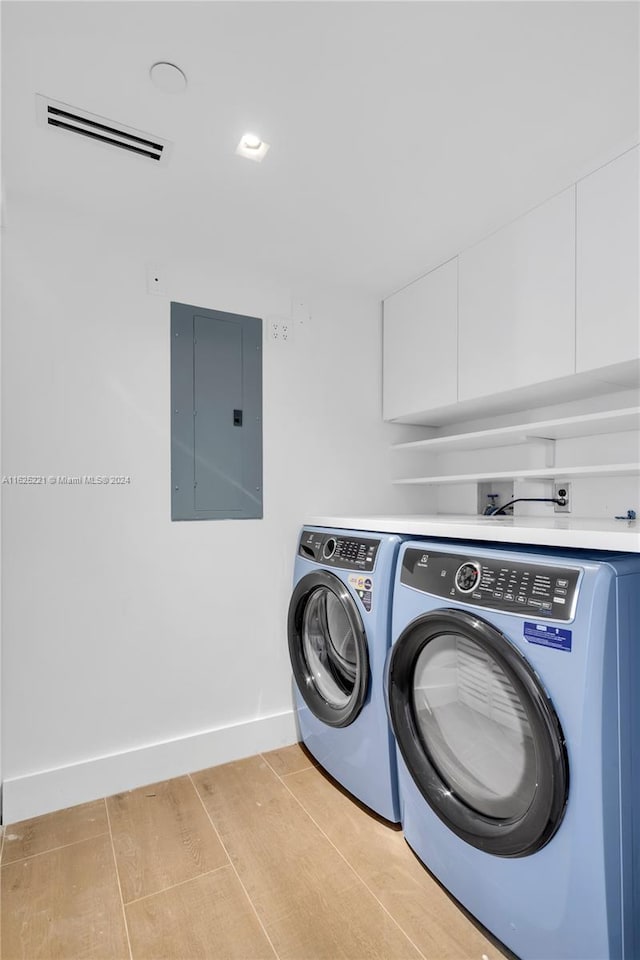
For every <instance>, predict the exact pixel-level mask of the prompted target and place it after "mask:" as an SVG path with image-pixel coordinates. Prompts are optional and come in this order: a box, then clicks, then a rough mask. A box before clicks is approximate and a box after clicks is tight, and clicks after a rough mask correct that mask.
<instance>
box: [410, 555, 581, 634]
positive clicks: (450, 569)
mask: <svg viewBox="0 0 640 960" xmlns="http://www.w3.org/2000/svg"><path fill="white" fill-rule="evenodd" d="M579 579H580V570H579V569H578V568H575V567H555V566H550V565H549V564H545V563H536V562H535V561H532V562H529V561H527V562H526V563H522V562H515V561H510V560H504V559H503V558H500V557H491V558H487V557H473V556H468V557H465V556H464V555H463V554H450V553H440V552H439V551H437V552H436V551H433V552H429V553H425V552H424V551H423V550H414V549H409V550H407V551H406V552H405V555H404V558H403V561H402V571H401V573H400V581H401V583H404V584H406V585H407V586H408V587H413V588H414V589H415V590H421V591H422V592H423V593H429V594H431V595H432V596H435V597H442V598H443V599H445V600H457V601H459V602H460V601H462V602H464V601H467V602H468V603H472V604H474V606H477V607H486V608H487V609H491V610H499V611H503V612H505V613H516V614H520V615H521V616H525V617H531V616H532V615H534V614H535V616H536V617H548V618H549V619H551V620H573V617H574V614H575V606H576V601H577V598H578V581H579Z"/></svg>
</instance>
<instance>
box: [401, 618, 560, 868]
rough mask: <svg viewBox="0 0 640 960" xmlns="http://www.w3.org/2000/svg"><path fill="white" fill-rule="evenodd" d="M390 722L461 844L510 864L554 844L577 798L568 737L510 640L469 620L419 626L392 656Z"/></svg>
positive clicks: (425, 791) (427, 621) (414, 772)
mask: <svg viewBox="0 0 640 960" xmlns="http://www.w3.org/2000/svg"><path fill="white" fill-rule="evenodd" d="M389 715H390V718H391V724H392V727H393V732H394V734H395V737H396V740H397V742H398V747H399V748H400V751H401V753H402V756H403V757H404V760H405V763H406V765H407V768H408V770H409V772H410V774H411V776H412V777H413V779H414V781H415V783H416V785H417V786H418V788H419V789H420V791H421V793H422V795H423V796H424V798H425V800H426V801H427V803H428V804H429V805H430V806H431V808H432V809H433V811H434V812H435V813H436V814H437V815H438V816H439V817H440V819H441V820H443V821H444V823H446V824H447V826H449V827H450V828H451V830H453V831H454V833H456V834H457V835H458V836H459V837H461V838H462V839H463V840H466V842H467V843H470V844H472V845H473V846H474V847H478V848H480V849H481V850H484V851H486V852H487V853H493V854H496V855H497V856H501V857H523V856H527V855H528V854H531V853H533V852H534V851H536V850H539V849H540V848H541V847H543V846H544V845H545V844H546V843H548V842H549V840H550V839H551V837H552V836H553V834H554V833H555V832H556V830H557V829H558V827H559V825H560V822H561V821H562V817H563V815H564V810H565V807H566V802H567V795H568V789H569V765H568V760H567V752H566V747H565V742H564V737H563V733H562V729H561V727H560V722H559V720H558V718H557V716H556V713H555V711H554V709H553V706H552V704H551V701H550V700H549V699H548V697H547V695H546V693H545V692H544V690H543V689H542V686H541V685H540V683H539V681H538V678H537V676H536V675H535V673H534V672H533V670H532V669H531V667H530V666H529V665H528V663H527V662H526V660H525V658H524V657H523V656H522V654H521V653H520V652H519V651H518V650H517V649H516V648H515V647H514V646H513V645H512V644H511V643H510V642H509V640H508V639H507V638H506V637H505V636H504V634H502V633H500V631H498V630H497V629H496V628H495V627H493V626H491V624H489V623H487V622H486V621H484V620H480V619H479V618H478V617H475V616H472V615H470V614H468V613H465V612H464V611H460V610H436V611H433V612H432V613H428V614H425V615H424V616H421V617H418V618H417V619H416V620H414V621H413V622H412V623H410V624H409V626H408V627H407V628H406V630H405V631H404V632H403V633H402V634H401V636H400V637H399V638H398V640H397V642H396V643H395V645H394V647H393V650H392V656H391V660H390V665H389Z"/></svg>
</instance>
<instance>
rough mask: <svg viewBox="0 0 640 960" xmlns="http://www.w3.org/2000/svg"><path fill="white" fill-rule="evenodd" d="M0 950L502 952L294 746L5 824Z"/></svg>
mask: <svg viewBox="0 0 640 960" xmlns="http://www.w3.org/2000/svg"><path fill="white" fill-rule="evenodd" d="M0 879H1V886H0V893H1V907H2V910H1V923H2V926H1V928H0V936H1V957H2V960H40V958H47V960H50V958H51V960H54V958H55V960H85V958H86V960H100V958H117V960H196V958H200V960H273V958H274V957H275V958H280V960H420V958H423V960H504V957H505V954H504V953H503V952H501V951H500V949H499V948H498V947H497V946H496V945H495V944H494V943H493V942H492V941H491V940H490V939H488V937H487V935H485V934H484V933H483V932H482V931H481V930H480V929H479V928H478V927H477V926H476V925H475V924H474V923H473V921H472V920H471V919H470V918H469V917H468V916H467V915H466V914H465V913H464V912H463V911H462V910H461V909H460V908H459V907H458V906H457V905H456V904H455V903H454V901H453V900H451V899H450V898H449V897H448V896H447V894H446V893H445V892H444V891H443V890H442V888H441V887H440V886H439V885H438V884H437V883H436V882H435V880H433V878H432V877H431V876H430V875H429V873H428V872H427V871H426V870H425V869H424V867H423V866H422V865H421V864H420V863H419V862H418V860H417V859H416V858H415V856H414V855H413V854H412V853H411V851H410V850H409V848H408V847H407V845H406V843H405V842H404V840H403V837H402V833H401V831H400V830H399V829H398V828H397V827H392V826H390V825H389V824H387V823H385V822H383V821H381V820H379V819H378V818H377V817H375V816H373V815H372V814H371V813H369V812H368V811H366V810H365V809H364V808H363V807H361V806H360V805H359V804H358V803H356V802H355V801H354V800H353V799H352V798H351V797H350V796H349V795H348V794H346V793H345V792H344V791H342V790H341V789H340V788H339V787H338V786H337V785H336V784H335V783H334V782H333V781H332V780H330V779H329V778H328V777H327V776H326V775H325V774H324V773H323V772H322V771H321V770H320V769H319V768H318V767H317V766H316V765H315V764H314V762H313V761H312V759H311V758H310V757H309V756H308V755H307V754H306V753H305V752H304V750H303V749H301V748H300V746H299V745H297V744H294V745H293V746H290V747H285V748H283V749H282V750H274V751H272V752H271V753H266V754H263V755H261V756H256V757H250V758H249V759H247V760H240V761H238V762H236V763H228V764H225V765H224V766H220V767H213V768H211V769H210V770H202V771H200V772H199V773H195V774H193V775H192V776H185V777H177V778H176V779H174V780H168V781H165V782H164V783H156V784H153V785H151V786H149V787H143V788H142V789H139V790H132V791H129V792H128V793H121V794H117V795H116V796H113V797H107V798H106V799H105V800H98V801H95V802H93V803H85V804H82V805H81V806H78V807H72V808H70V809H68V810H60V811H59V812H57V813H51V814H47V815H46V816H43V817H36V818H35V819H33V820H25V821H23V822H21V823H16V824H13V825H11V826H7V827H6V828H5V830H4V837H3V845H2V850H1V852H0Z"/></svg>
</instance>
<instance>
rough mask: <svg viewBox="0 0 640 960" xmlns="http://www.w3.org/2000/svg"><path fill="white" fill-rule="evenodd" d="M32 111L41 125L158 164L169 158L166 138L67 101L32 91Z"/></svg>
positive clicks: (164, 162) (161, 164)
mask: <svg viewBox="0 0 640 960" xmlns="http://www.w3.org/2000/svg"><path fill="white" fill-rule="evenodd" d="M36 114H37V119H38V123H39V124H40V125H41V126H46V127H50V128H53V129H54V130H59V131H61V132H63V133H65V134H75V135H76V136H81V137H83V138H86V139H89V140H93V141H94V142H95V143H98V144H101V145H104V146H109V147H118V148H119V149H120V150H125V151H127V152H128V153H134V154H137V155H138V156H140V157H146V158H148V159H149V160H154V161H155V162H156V163H158V165H159V166H165V164H166V163H167V162H168V160H169V154H170V152H171V146H172V144H171V143H170V141H169V140H164V139H163V138H162V137H156V136H154V135H153V134H150V133H145V132H144V131H143V130H137V129H136V128H135V127H125V126H124V124H122V123H117V122H116V121H115V120H109V119H107V118H106V117H101V116H98V115H97V114H94V113H88V112H87V111H86V110H81V109H79V108H78V107H72V106H71V105H70V104H68V103H62V102H61V101H59V100H52V99H51V98H50V97H43V96H42V95H41V94H36Z"/></svg>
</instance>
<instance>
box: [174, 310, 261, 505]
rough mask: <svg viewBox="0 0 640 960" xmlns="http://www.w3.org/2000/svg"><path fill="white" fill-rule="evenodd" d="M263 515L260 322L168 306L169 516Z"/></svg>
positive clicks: (227, 314)
mask: <svg viewBox="0 0 640 960" xmlns="http://www.w3.org/2000/svg"><path fill="white" fill-rule="evenodd" d="M258 517H262V321H261V320H260V319H259V318H258V317H244V316H240V315H238V314H235V313H223V312H222V311H220V310H205V309H203V308H201V307H191V306H188V305H187V304H184V303H172V304H171V519H172V520H227V519H234V518H236V519H242V520H246V519H250V518H258Z"/></svg>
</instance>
